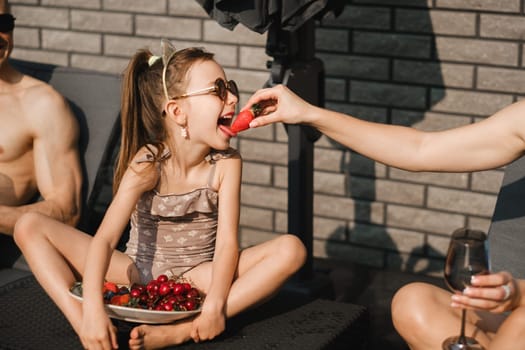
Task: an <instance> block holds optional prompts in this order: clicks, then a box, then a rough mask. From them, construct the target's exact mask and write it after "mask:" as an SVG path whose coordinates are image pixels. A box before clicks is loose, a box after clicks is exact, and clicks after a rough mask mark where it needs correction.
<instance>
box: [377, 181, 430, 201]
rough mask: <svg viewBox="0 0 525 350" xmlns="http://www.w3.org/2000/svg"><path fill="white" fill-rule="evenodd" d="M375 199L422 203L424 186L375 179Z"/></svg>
mask: <svg viewBox="0 0 525 350" xmlns="http://www.w3.org/2000/svg"><path fill="white" fill-rule="evenodd" d="M374 185H375V200H378V201H382V202H387V203H399V204H409V205H422V204H423V200H424V187H423V186H421V185H414V184H406V183H399V182H395V181H390V180H381V179H378V180H375V182H374Z"/></svg>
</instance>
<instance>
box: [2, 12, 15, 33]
mask: <svg viewBox="0 0 525 350" xmlns="http://www.w3.org/2000/svg"><path fill="white" fill-rule="evenodd" d="M15 19H16V18H15V17H13V15H12V14H10V13H2V14H0V33H9V32H11V31H13V29H14V28H15Z"/></svg>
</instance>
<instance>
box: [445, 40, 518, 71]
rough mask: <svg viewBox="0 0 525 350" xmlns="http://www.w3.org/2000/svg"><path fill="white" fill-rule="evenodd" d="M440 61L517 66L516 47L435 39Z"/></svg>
mask: <svg viewBox="0 0 525 350" xmlns="http://www.w3.org/2000/svg"><path fill="white" fill-rule="evenodd" d="M436 49H437V52H438V55H439V58H440V60H444V61H447V60H448V61H456V62H464V63H467V62H470V63H486V64H493V65H504V66H517V65H518V45H517V44H515V43H509V42H501V41H494V40H478V39H459V38H449V37H437V38H436Z"/></svg>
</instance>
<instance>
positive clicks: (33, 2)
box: [9, 0, 40, 8]
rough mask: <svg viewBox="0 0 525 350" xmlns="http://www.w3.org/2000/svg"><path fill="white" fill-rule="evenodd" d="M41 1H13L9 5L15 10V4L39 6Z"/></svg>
mask: <svg viewBox="0 0 525 350" xmlns="http://www.w3.org/2000/svg"><path fill="white" fill-rule="evenodd" d="M39 1H40V0H11V1H9V4H10V5H11V8H13V5H15V4H28V5H37V4H38V2H39Z"/></svg>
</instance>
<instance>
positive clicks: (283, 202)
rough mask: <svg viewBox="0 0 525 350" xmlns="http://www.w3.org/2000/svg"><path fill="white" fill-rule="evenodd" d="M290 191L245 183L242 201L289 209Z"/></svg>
mask: <svg viewBox="0 0 525 350" xmlns="http://www.w3.org/2000/svg"><path fill="white" fill-rule="evenodd" d="M287 202H288V193H287V191H286V190H281V189H275V188H270V187H266V186H255V185H248V184H243V186H242V191H241V203H242V204H243V205H252V206H256V207H258V208H268V209H280V210H285V209H287Z"/></svg>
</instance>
